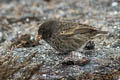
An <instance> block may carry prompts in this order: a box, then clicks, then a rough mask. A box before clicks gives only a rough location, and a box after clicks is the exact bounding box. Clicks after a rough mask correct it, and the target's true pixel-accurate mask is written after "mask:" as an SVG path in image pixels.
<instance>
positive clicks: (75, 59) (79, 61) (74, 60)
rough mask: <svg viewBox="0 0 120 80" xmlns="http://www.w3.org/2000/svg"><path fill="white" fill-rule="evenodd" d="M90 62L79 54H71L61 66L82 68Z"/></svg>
mask: <svg viewBox="0 0 120 80" xmlns="http://www.w3.org/2000/svg"><path fill="white" fill-rule="evenodd" d="M89 62H90V59H89V58H88V57H86V56H85V55H83V54H81V53H79V52H71V53H70V54H69V55H68V56H67V57H66V58H65V59H64V60H63V62H62V64H63V65H79V66H83V65H86V64H88V63H89Z"/></svg>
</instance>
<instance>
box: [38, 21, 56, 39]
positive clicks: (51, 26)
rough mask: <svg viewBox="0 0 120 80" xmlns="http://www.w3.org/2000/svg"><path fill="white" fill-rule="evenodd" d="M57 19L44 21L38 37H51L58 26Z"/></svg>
mask: <svg viewBox="0 0 120 80" xmlns="http://www.w3.org/2000/svg"><path fill="white" fill-rule="evenodd" d="M56 24H57V23H56V21H54V20H51V21H47V22H44V23H43V24H42V25H40V27H39V29H38V37H37V38H38V39H45V40H47V39H49V38H50V37H51V36H52V34H53V33H54V30H55V26H56Z"/></svg>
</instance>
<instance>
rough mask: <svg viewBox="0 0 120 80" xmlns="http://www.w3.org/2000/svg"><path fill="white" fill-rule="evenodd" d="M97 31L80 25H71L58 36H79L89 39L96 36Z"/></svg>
mask: <svg viewBox="0 0 120 80" xmlns="http://www.w3.org/2000/svg"><path fill="white" fill-rule="evenodd" d="M97 32H98V30H97V29H96V28H94V27H92V26H88V25H84V24H80V25H73V26H71V27H67V28H66V29H63V30H62V31H60V32H59V35H61V36H66V37H72V36H78V37H79V36H80V37H86V38H88V37H90V36H94V35H96V34H97Z"/></svg>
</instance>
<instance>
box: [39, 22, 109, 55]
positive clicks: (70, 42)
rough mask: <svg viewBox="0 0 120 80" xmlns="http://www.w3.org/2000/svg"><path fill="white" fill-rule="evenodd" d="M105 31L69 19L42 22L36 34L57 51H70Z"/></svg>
mask: <svg viewBox="0 0 120 80" xmlns="http://www.w3.org/2000/svg"><path fill="white" fill-rule="evenodd" d="M100 33H107V32H106V31H100V30H97V29H96V28H94V27H92V26H89V25H85V24H80V23H73V22H70V21H58V20H50V21H46V22H44V23H43V24H42V25H41V26H40V27H39V30H38V36H39V35H42V38H43V39H44V40H45V41H46V42H47V43H48V44H50V45H51V46H52V47H53V48H54V49H56V50H57V51H59V52H65V53H67V52H71V51H75V50H77V49H78V48H80V47H82V46H83V45H84V44H85V43H87V42H88V41H89V40H91V39H92V38H93V37H94V36H96V35H97V34H100Z"/></svg>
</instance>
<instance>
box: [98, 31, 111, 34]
mask: <svg viewBox="0 0 120 80" xmlns="http://www.w3.org/2000/svg"><path fill="white" fill-rule="evenodd" d="M108 33H109V32H108V31H98V34H108Z"/></svg>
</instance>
